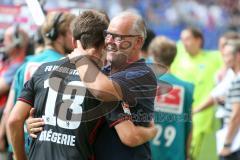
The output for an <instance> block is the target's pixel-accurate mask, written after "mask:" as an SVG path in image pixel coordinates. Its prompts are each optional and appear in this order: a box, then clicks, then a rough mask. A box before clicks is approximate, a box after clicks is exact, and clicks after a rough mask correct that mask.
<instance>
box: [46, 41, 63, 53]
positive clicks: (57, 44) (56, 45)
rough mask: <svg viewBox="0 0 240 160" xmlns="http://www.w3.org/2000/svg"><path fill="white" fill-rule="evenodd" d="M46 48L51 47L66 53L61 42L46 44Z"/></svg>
mask: <svg viewBox="0 0 240 160" xmlns="http://www.w3.org/2000/svg"><path fill="white" fill-rule="evenodd" d="M45 48H46V49H51V50H54V51H56V52H58V53H60V54H65V53H64V52H65V51H64V49H63V47H62V46H61V45H60V44H59V43H54V44H53V45H50V44H49V45H46V47H45Z"/></svg>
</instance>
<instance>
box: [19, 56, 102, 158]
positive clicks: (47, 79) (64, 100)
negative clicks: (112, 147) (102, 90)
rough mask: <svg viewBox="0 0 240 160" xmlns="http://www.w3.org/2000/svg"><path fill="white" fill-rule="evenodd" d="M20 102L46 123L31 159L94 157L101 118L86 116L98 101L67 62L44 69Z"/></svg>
mask: <svg viewBox="0 0 240 160" xmlns="http://www.w3.org/2000/svg"><path fill="white" fill-rule="evenodd" d="M18 100H20V101H24V102H26V103H28V104H30V105H32V107H34V108H36V112H35V117H41V118H43V119H44V122H45V125H44V128H43V131H42V132H40V133H39V134H38V137H37V138H36V139H34V140H33V141H32V144H31V148H30V154H29V159H32V160H65V159H68V160H87V159H89V157H90V156H91V155H93V153H92V147H91V144H92V143H93V142H94V137H95V135H96V131H97V128H98V126H100V123H101V118H99V117H101V115H94V114H86V113H85V112H86V110H91V108H94V107H96V106H98V104H99V101H98V100H96V99H94V98H93V96H92V95H91V94H90V92H89V91H88V90H87V89H86V88H85V86H84V84H83V82H82V81H81V80H80V78H79V75H78V72H77V70H76V67H75V65H74V64H72V63H70V61H69V59H68V58H65V59H62V60H59V61H54V62H49V63H45V64H43V65H41V66H40V67H39V68H38V70H37V71H36V72H35V74H34V75H33V77H32V78H31V79H30V80H29V81H28V82H27V83H26V84H25V86H24V89H23V90H22V93H21V96H20V97H19V98H18ZM86 106H87V107H86ZM84 113H85V114H84ZM95 113H96V112H95ZM98 113H99V112H98ZM88 116H89V117H88ZM91 116H92V117H91ZM84 117H85V119H83V118H84ZM86 118H87V120H86Z"/></svg>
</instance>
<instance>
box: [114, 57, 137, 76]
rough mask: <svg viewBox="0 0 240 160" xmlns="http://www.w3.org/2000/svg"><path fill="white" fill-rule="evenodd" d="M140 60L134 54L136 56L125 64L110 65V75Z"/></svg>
mask: <svg viewBox="0 0 240 160" xmlns="http://www.w3.org/2000/svg"><path fill="white" fill-rule="evenodd" d="M139 59H140V56H139V54H136V56H132V57H130V58H129V59H127V61H126V62H125V63H122V64H112V65H111V73H116V72H119V71H122V70H124V69H125V68H126V67H127V66H128V65H130V64H132V63H134V62H136V61H138V60H139Z"/></svg>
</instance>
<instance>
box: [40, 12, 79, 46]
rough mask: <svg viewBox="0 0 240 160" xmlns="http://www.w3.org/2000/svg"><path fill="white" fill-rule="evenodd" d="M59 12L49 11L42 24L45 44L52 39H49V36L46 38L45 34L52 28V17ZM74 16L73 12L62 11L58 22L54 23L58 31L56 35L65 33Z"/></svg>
mask: <svg viewBox="0 0 240 160" xmlns="http://www.w3.org/2000/svg"><path fill="white" fill-rule="evenodd" d="M59 14H60V12H50V13H49V14H48V15H47V17H46V19H45V21H44V23H43V25H42V29H41V32H42V35H43V38H44V41H45V43H46V44H51V43H52V42H53V41H54V40H51V39H50V38H48V37H47V36H46V34H47V33H49V32H50V30H51V29H52V27H53V25H54V19H55V18H56V16H57V15H59ZM74 18H75V15H74V14H71V13H67V12H63V13H62V15H61V17H60V19H59V20H58V22H59V23H58V24H57V25H56V28H57V31H58V35H65V34H66V33H67V31H68V30H69V27H70V24H71V22H72V21H73V19H74Z"/></svg>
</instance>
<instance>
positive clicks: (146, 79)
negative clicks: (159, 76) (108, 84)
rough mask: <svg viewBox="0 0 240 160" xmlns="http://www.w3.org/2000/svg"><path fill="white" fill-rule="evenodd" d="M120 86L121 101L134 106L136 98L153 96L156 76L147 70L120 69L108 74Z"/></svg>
mask: <svg viewBox="0 0 240 160" xmlns="http://www.w3.org/2000/svg"><path fill="white" fill-rule="evenodd" d="M110 79H112V80H113V81H115V82H116V83H117V84H118V85H119V86H120V88H121V91H122V95H123V101H124V102H126V103H128V104H129V105H130V106H135V105H136V103H137V99H138V98H142V97H143V98H146V97H148V98H154V97H155V93H156V86H157V83H156V78H155V76H154V74H153V73H152V72H151V71H149V70H141V69H139V68H138V69H136V70H131V71H122V72H119V73H116V74H113V75H111V76H110Z"/></svg>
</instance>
